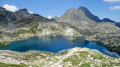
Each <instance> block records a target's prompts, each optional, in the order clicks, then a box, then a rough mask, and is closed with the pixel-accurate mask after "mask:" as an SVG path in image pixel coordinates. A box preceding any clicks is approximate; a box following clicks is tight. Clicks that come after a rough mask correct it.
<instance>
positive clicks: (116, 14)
mask: <svg viewBox="0 0 120 67" xmlns="http://www.w3.org/2000/svg"><path fill="white" fill-rule="evenodd" d="M80 6H84V7H87V8H88V9H89V10H90V11H91V12H92V13H93V14H94V15H96V16H98V17H99V18H100V19H103V18H110V19H112V20H115V21H120V0H0V7H4V8H6V9H7V10H10V11H12V12H15V11H17V10H19V9H23V8H26V9H27V10H28V11H29V13H31V14H33V13H37V14H40V15H42V16H44V17H48V18H49V19H50V18H52V17H55V16H58V17H60V16H61V15H63V14H64V13H65V12H66V10H67V9H70V8H76V9H77V8H79V7H80Z"/></svg>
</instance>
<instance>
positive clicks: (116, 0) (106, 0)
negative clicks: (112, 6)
mask: <svg viewBox="0 0 120 67" xmlns="http://www.w3.org/2000/svg"><path fill="white" fill-rule="evenodd" d="M104 2H120V0H104Z"/></svg>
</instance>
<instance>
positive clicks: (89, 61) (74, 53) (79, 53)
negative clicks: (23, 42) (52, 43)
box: [0, 47, 120, 67]
mask: <svg viewBox="0 0 120 67" xmlns="http://www.w3.org/2000/svg"><path fill="white" fill-rule="evenodd" d="M0 66H2V67H4V66H6V67H7V66H16V67H41V66H42V67H48V66H49V67H96V66H98V67H106V66H107V67H113V66H120V59H117V58H112V57H109V56H106V55H104V54H102V53H100V52H99V51H97V50H94V49H88V48H78V47H76V48H72V49H68V50H63V51H61V52H59V53H50V52H44V51H28V52H24V53H20V52H14V51H8V50H0Z"/></svg>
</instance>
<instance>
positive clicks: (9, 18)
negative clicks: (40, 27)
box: [0, 7, 54, 27]
mask: <svg viewBox="0 0 120 67" xmlns="http://www.w3.org/2000/svg"><path fill="white" fill-rule="evenodd" d="M52 20H54V19H47V18H45V17H43V16H40V15H38V14H30V13H29V12H28V11H27V9H20V10H19V11H16V12H11V11H8V10H6V9H4V8H2V7H0V25H9V24H14V25H17V26H18V27H21V26H24V25H26V24H33V23H35V22H47V21H52Z"/></svg>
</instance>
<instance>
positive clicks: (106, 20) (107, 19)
mask: <svg viewBox="0 0 120 67" xmlns="http://www.w3.org/2000/svg"><path fill="white" fill-rule="evenodd" d="M101 21H102V22H111V23H116V22H115V21H113V20H111V19H109V18H104V19H102V20H101Z"/></svg>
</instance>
